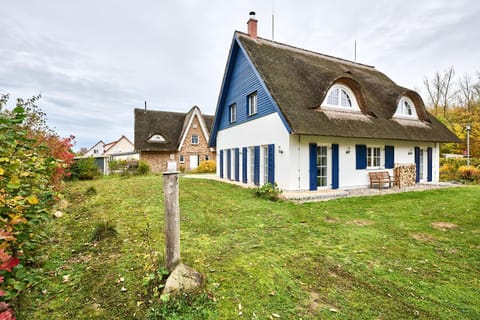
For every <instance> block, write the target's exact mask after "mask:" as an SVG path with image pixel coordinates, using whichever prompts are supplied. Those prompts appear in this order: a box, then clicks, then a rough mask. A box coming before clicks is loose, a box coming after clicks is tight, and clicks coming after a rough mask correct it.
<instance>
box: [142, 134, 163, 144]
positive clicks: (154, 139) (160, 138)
mask: <svg viewBox="0 0 480 320" xmlns="http://www.w3.org/2000/svg"><path fill="white" fill-rule="evenodd" d="M147 141H148V142H151V143H163V142H167V140H165V138H164V137H163V136H162V135H161V134H158V133H156V134H152V135H151V136H150V138H148V140H147Z"/></svg>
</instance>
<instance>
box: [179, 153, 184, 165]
mask: <svg viewBox="0 0 480 320" xmlns="http://www.w3.org/2000/svg"><path fill="white" fill-rule="evenodd" d="M178 161H179V162H180V163H185V156H184V155H183V154H181V155H180V158H179V160H178Z"/></svg>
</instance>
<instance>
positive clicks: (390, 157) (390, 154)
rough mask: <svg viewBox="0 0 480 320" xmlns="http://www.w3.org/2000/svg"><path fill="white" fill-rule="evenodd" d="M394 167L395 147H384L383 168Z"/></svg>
mask: <svg viewBox="0 0 480 320" xmlns="http://www.w3.org/2000/svg"><path fill="white" fill-rule="evenodd" d="M393 167H395V147H394V146H385V168H386V169H393Z"/></svg>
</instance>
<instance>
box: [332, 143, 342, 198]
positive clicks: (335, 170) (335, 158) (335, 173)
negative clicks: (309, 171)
mask: <svg viewBox="0 0 480 320" xmlns="http://www.w3.org/2000/svg"><path fill="white" fill-rule="evenodd" d="M339 167H340V166H339V148H338V144H336V143H334V144H332V189H338V187H339V184H340V181H339Z"/></svg>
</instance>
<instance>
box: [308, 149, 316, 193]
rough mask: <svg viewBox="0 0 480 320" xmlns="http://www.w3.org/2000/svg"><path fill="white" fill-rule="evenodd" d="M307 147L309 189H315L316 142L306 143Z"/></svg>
mask: <svg viewBox="0 0 480 320" xmlns="http://www.w3.org/2000/svg"><path fill="white" fill-rule="evenodd" d="M308 149H309V159H310V161H309V164H310V167H309V178H310V190H312V191H313V190H317V188H318V184H317V144H316V143H310V144H309V145H308Z"/></svg>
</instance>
